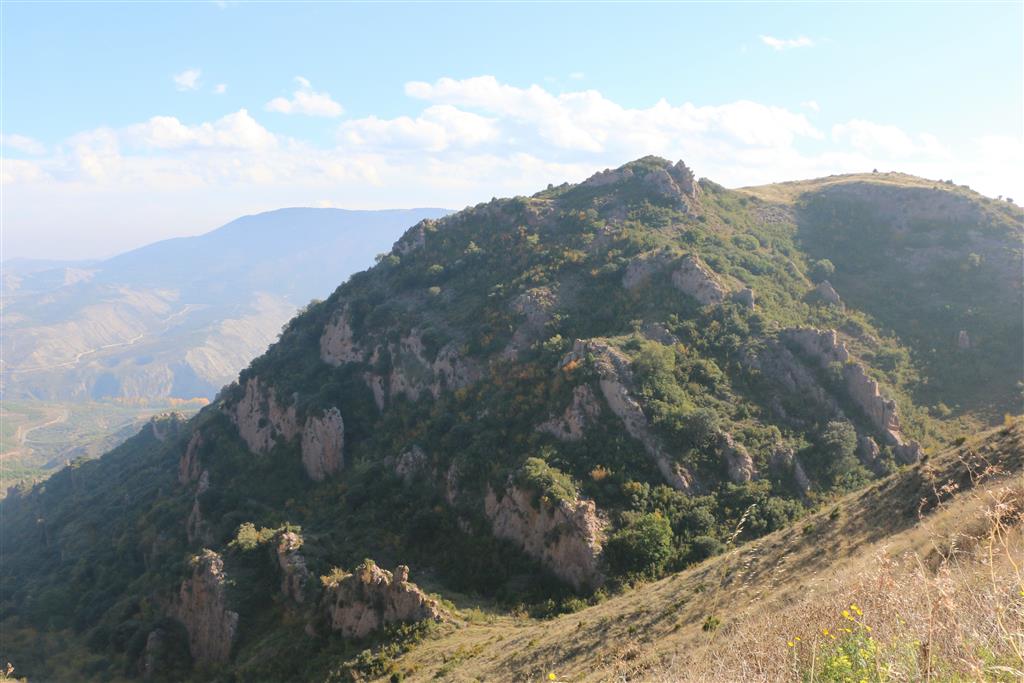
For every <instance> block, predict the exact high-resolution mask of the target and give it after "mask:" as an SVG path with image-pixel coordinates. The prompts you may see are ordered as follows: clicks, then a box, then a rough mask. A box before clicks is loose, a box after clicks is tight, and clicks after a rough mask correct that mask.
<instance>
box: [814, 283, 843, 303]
mask: <svg viewBox="0 0 1024 683" xmlns="http://www.w3.org/2000/svg"><path fill="white" fill-rule="evenodd" d="M814 296H815V297H817V299H818V301H821V302H822V303H825V304H828V305H829V306H839V307H840V308H842V307H843V300H842V299H841V298H839V293H838V292H837V291H836V290H835V288H834V287H832V284H831V283H830V282H829V281H828V280H822V281H821V282H819V283H818V286H817V287H815V288H814Z"/></svg>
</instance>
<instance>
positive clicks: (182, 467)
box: [178, 431, 203, 486]
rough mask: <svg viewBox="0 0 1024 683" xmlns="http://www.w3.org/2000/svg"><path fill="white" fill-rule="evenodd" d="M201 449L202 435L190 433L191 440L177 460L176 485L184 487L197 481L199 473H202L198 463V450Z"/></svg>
mask: <svg viewBox="0 0 1024 683" xmlns="http://www.w3.org/2000/svg"><path fill="white" fill-rule="evenodd" d="M202 447H203V435H202V434H200V433H199V432H198V431H196V432H193V433H192V438H191V439H189V441H188V446H186V447H185V452H184V453H182V454H181V459H180V460H178V483H179V484H182V485H183V486H184V485H187V484H191V483H192V482H194V481H198V479H199V473H200V472H201V471H202V464H201V463H200V462H199V449H200V448H202Z"/></svg>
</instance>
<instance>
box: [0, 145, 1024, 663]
mask: <svg viewBox="0 0 1024 683" xmlns="http://www.w3.org/2000/svg"><path fill="white" fill-rule="evenodd" d="M1021 225H1022V223H1021V212H1020V210H1019V209H1017V208H1015V207H1014V206H1012V205H1009V204H1007V203H1005V202H997V201H995V200H990V199H986V198H984V197H982V196H980V195H977V194H975V193H973V192H970V191H969V190H966V189H964V188H960V187H956V186H951V185H949V184H946V183H932V182H930V181H925V180H922V179H919V178H913V177H910V176H902V175H899V174H870V175H865V176H833V177H830V178H826V179H822V180H819V181H807V182H805V183H795V184H794V183H789V184H782V185H775V186H767V187H762V188H746V189H742V190H730V189H726V188H724V187H722V186H720V185H717V184H716V183H714V182H712V181H709V180H707V179H697V178H696V177H695V176H694V174H693V172H692V171H691V170H690V169H689V168H688V167H687V166H686V165H685V164H684V163H682V162H677V163H672V162H668V161H665V160H663V159H659V158H655V157H645V158H643V159H639V160H637V161H634V162H631V163H629V164H626V165H624V166H622V167H620V168H618V169H611V170H607V171H604V172H601V173H598V174H596V175H594V176H593V177H591V178H590V179H588V180H586V181H585V182H582V183H580V184H576V185H570V184H564V185H560V186H552V187H549V188H548V189H547V190H544V191H541V192H538V193H537V194H535V195H532V196H529V197H514V198H510V199H496V200H493V201H491V202H488V203H485V204H480V205H477V206H474V207H471V208H468V209H466V210H464V211H461V212H459V213H456V214H453V215H450V216H446V217H442V218H438V219H427V220H423V221H421V222H419V223H417V224H416V225H414V226H412V227H411V228H409V230H408V231H407V232H406V233H405V235H404V236H403V237H402V238H401V239H400V240H398V242H396V243H395V245H394V246H393V248H392V249H391V250H390V252H388V253H386V254H383V255H382V256H381V257H380V258H379V259H378V262H377V264H376V265H375V266H374V267H372V268H370V269H369V270H367V271H364V272H361V273H358V274H356V275H354V276H353V277H352V278H351V279H349V280H348V281H347V282H345V284H343V285H342V286H340V287H339V288H338V289H337V290H336V291H335V292H334V293H333V294H331V295H330V296H329V297H328V298H327V299H326V300H324V301H322V302H318V303H314V304H312V305H310V306H309V307H307V308H306V309H304V310H303V312H302V313H301V314H300V315H298V316H297V317H295V318H294V319H293V320H292V321H291V322H290V323H288V325H287V326H286V327H285V328H284V330H283V332H282V334H281V337H280V339H279V340H278V341H277V342H276V343H275V344H274V345H272V346H271V347H270V349H269V350H268V351H267V352H266V353H265V354H264V355H262V356H260V357H259V358H257V359H256V360H254V361H253V362H252V363H251V364H250V365H249V367H248V368H246V369H245V370H243V371H242V372H241V373H240V375H239V377H238V379H237V381H235V382H233V383H231V384H229V385H228V386H226V387H224V388H223V389H222V390H221V391H220V393H219V394H218V395H217V398H216V400H215V401H214V402H213V403H212V404H211V405H210V406H208V407H207V408H205V409H204V410H202V411H201V412H200V413H199V414H198V415H197V416H196V417H194V418H193V419H191V420H190V421H189V422H187V423H181V424H178V423H175V424H176V425H177V426H176V427H175V429H173V430H165V429H161V428H158V426H154V427H153V428H150V429H146V430H143V431H142V432H141V433H140V434H139V435H137V436H136V437H134V438H133V439H131V440H129V441H128V442H127V443H125V444H124V445H122V446H121V447H119V448H117V449H116V450H114V451H112V452H110V453H108V454H107V455H106V456H104V457H103V458H101V459H99V460H98V461H92V462H84V463H75V464H72V465H71V466H70V467H68V468H65V469H64V470H62V471H60V472H59V473H58V474H56V475H54V476H53V477H52V478H51V479H49V480H48V481H46V482H44V483H42V484H39V485H36V486H35V487H34V488H32V489H25V490H20V491H14V492H12V495H10V496H8V498H7V499H6V500H4V501H3V502H2V503H0V505H2V506H3V509H2V512H3V516H4V519H5V534H6V538H5V544H6V545H5V561H4V564H3V568H2V571H3V579H4V585H5V586H8V587H9V588H8V590H7V591H6V592H5V600H4V603H3V605H2V607H0V619H2V626H3V629H4V632H5V634H6V637H5V643H4V647H5V648H6V650H5V652H4V653H3V654H4V656H6V657H9V658H10V659H11V660H12V661H14V662H16V664H17V666H18V671H19V673H23V674H25V675H28V676H29V677H30V678H31V679H32V680H35V679H38V680H113V679H119V678H137V677H141V678H148V679H151V680H196V681H201V680H203V681H205V680H238V681H249V680H253V681H255V680H261V681H264V680H325V681H326V680H331V681H334V680H368V679H373V678H380V677H386V676H392V675H394V676H397V675H399V674H398V672H397V671H392V670H390V669H388V666H387V665H386V664H385V663H384V662H385V660H386V659H387V658H388V657H394V656H398V655H399V654H401V653H402V652H404V651H406V650H407V649H409V648H412V647H414V646H416V645H417V644H421V645H422V646H423V647H429V643H430V642H431V641H430V639H431V638H433V637H434V636H435V635H436V634H437V633H439V632H441V631H444V629H458V628H461V627H462V625H465V624H469V623H477V622H473V619H478V620H479V619H484V617H480V616H479V613H477V612H472V613H471V612H470V611H467V607H466V605H467V603H466V601H467V600H469V598H467V596H472V600H474V601H476V602H475V604H478V605H483V606H485V609H486V610H488V611H490V612H493V613H496V614H497V615H496V616H495V615H490V616H488V617H486V618H491V619H503V618H506V617H505V616H503V615H511V614H516V615H520V616H523V617H524V618H525V616H526V615H529V616H530V617H532V618H547V617H552V616H554V615H557V614H562V613H566V612H571V611H574V610H579V609H582V608H584V607H586V606H587V605H588V604H596V603H599V602H600V601H602V600H604V599H605V598H606V597H607V596H608V595H618V594H620V593H623V592H624V591H628V590H630V586H633V585H634V584H636V583H637V582H643V581H647V580H655V579H658V578H660V577H663V576H666V575H667V574H671V573H674V572H678V571H682V570H685V569H687V568H689V567H695V566H696V567H699V566H701V563H703V562H706V561H709V558H712V557H714V556H716V555H719V554H721V553H723V552H724V551H726V550H730V549H732V548H734V547H736V546H737V545H739V544H743V543H745V542H748V541H752V540H754V539H756V538H758V537H761V536H765V535H766V534H770V533H773V532H776V531H780V530H783V529H787V528H790V527H791V525H793V524H799V522H798V521H797V520H800V519H803V518H804V517H805V516H806V515H808V514H810V513H811V511H813V510H815V509H817V508H818V507H820V506H822V505H824V504H826V502H827V501H830V500H832V499H834V498H835V497H836V496H840V495H842V494H844V493H846V492H849V491H854V490H858V489H861V488H863V487H865V486H869V485H871V483H872V482H873V481H874V480H876V479H878V478H879V477H885V476H898V475H899V474H900V471H901V469H907V468H915V467H918V468H919V467H922V466H923V464H922V463H923V461H925V460H926V459H927V458H928V457H929V455H930V454H931V453H934V452H937V451H938V450H939V449H941V448H942V447H943V446H945V445H946V444H947V443H949V442H951V441H953V440H955V439H957V438H961V437H962V436H963V434H964V431H965V430H972V429H978V428H980V427H982V426H983V425H986V424H988V423H991V422H993V421H994V420H996V419H1002V415H1003V413H1004V412H1011V411H1013V410H1014V409H1015V408H1017V407H1019V398H1020V397H1019V388H1018V387H1017V383H1018V382H1020V381H1021V379H1022V377H1024V373H1022V368H1021V358H1022V357H1024V353H1022V347H1021V344H1022V340H1021V335H1020V334H1019V313H1020V310H1021V306H1022V303H1024V302H1022V289H1021V287H1020V277H1019V275H1020V272H1021V253H1022V250H1021V245H1022V236H1024V230H1022V227H1021ZM865 236H867V237H869V239H868V238H866V237H865ZM160 424H162V422H161V423H160ZM158 435H159V438H158ZM915 471H916V470H915ZM780 533H781V531H780ZM368 558H372V559H368ZM382 566H389V567H397V569H396V570H395V571H393V572H388V571H385V570H383V569H382V568H381V567H382ZM410 568H412V574H413V575H414V576H416V577H417V581H419V582H421V586H417V585H414V584H412V583H410V582H409V580H408V578H409V575H410ZM701 585H703V584H701ZM694 590H696V589H694ZM679 599H680V600H683V598H679ZM449 600H450V602H449ZM680 604H682V603H680ZM473 614H476V616H473ZM716 618H717V617H716ZM580 624H581V627H582V624H583V622H582V621H580ZM707 624H708V626H707V628H706V629H705V631H708V632H710V631H713V630H714V628H716V625H715V624H714V623H713V622H712V621H708V622H707ZM495 628H497V627H495ZM446 632H447V631H446ZM494 637H496V638H497V637H500V634H499V633H498V632H497V631H495V634H494ZM489 642H490V641H489ZM495 642H497V641H495ZM524 646H525V645H524ZM481 647H483V646H481ZM472 656H473V655H472V654H471V653H469V652H468V651H466V652H462V653H461V654H458V655H454V654H453V655H452V656H451V658H450V659H449V658H447V655H446V659H445V665H444V667H441V669H439V674H438V678H445V677H448V678H450V679H454V680H459V676H458V674H457V670H458V664H459V662H461V661H465V660H466V659H469V658H471V657H472ZM449 664H450V666H449ZM595 666H596V665H595ZM446 667H449V668H446ZM413 673H415V672H413ZM421 673H422V672H421ZM403 675H404V674H403ZM392 680H397V679H395V678H392Z"/></svg>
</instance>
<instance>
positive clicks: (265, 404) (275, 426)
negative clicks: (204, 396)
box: [229, 377, 299, 454]
mask: <svg viewBox="0 0 1024 683" xmlns="http://www.w3.org/2000/svg"><path fill="white" fill-rule="evenodd" d="M229 416H230V417H231V419H232V421H233V422H234V423H235V426H236V427H237V428H238V435H239V436H241V437H242V440H243V441H245V444H246V445H247V446H248V447H249V450H251V451H252V452H254V453H261V454H263V453H269V452H270V449H271V448H273V446H274V443H275V441H276V440H277V438H278V437H280V438H282V439H284V440H285V441H289V440H291V439H293V438H295V437H296V436H297V435H298V433H299V425H298V421H297V418H296V415H295V407H294V406H289V407H287V408H285V407H283V406H281V405H280V404H279V403H278V402H277V399H276V398H275V396H274V391H273V389H272V388H271V387H266V386H265V385H264V384H263V383H262V382H261V381H260V379H259V378H258V377H251V378H249V380H248V381H247V382H246V383H245V394H244V396H243V397H242V400H240V401H239V402H238V403H237V404H236V405H235V406H234V408H233V409H232V410H231V411H230V412H229Z"/></svg>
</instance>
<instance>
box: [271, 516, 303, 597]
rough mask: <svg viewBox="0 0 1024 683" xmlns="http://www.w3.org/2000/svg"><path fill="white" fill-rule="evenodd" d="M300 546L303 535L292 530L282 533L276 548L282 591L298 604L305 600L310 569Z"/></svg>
mask: <svg viewBox="0 0 1024 683" xmlns="http://www.w3.org/2000/svg"><path fill="white" fill-rule="evenodd" d="M300 548H302V537H301V536H299V535H298V534H296V533H294V532H292V531H286V532H284V533H282V534H280V535H279V537H278V539H277V545H276V546H275V548H274V552H275V555H276V556H277V565H278V567H279V568H280V570H281V593H282V594H283V595H284V596H285V597H287V598H288V599H289V600H292V601H293V602H295V603H297V604H302V603H303V602H304V601H305V598H306V583H307V582H308V581H309V569H307V568H306V558H304V557H303V556H302V553H300V552H299V550H300Z"/></svg>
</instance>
